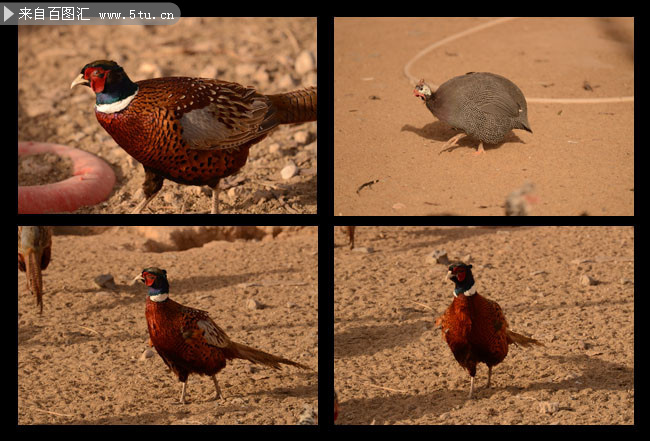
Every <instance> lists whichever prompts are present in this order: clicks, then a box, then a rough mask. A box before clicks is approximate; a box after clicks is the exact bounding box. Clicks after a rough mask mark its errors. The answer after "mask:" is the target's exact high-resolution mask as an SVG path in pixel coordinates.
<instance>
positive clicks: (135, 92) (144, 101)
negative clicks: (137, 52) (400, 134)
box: [70, 60, 317, 213]
mask: <svg viewBox="0 0 650 441" xmlns="http://www.w3.org/2000/svg"><path fill="white" fill-rule="evenodd" d="M80 84H82V85H84V86H88V87H90V88H91V89H92V91H93V92H95V94H96V104H95V115H96V116H97V120H98V121H99V124H101V126H102V127H103V128H104V129H105V130H106V131H107V132H108V133H109V134H110V135H111V136H112V137H113V139H114V140H115V142H116V143H117V144H118V145H119V146H120V147H122V148H123V149H124V150H126V152H127V153H128V154H129V155H131V156H133V157H134V158H135V159H136V160H137V161H138V162H140V163H141V164H142V165H143V166H144V170H145V181H144V184H143V186H142V187H143V190H144V195H145V197H144V199H143V200H142V202H140V203H139V204H138V205H137V206H136V208H135V209H134V210H133V212H134V213H139V212H141V211H142V210H143V209H144V207H145V206H146V205H147V204H148V203H149V201H151V199H153V198H154V197H155V196H156V194H157V193H158V192H159V191H160V189H161V188H162V185H163V181H164V180H165V179H169V180H172V181H174V182H178V183H180V184H187V185H208V186H210V187H211V188H212V190H213V192H212V213H217V212H218V186H219V180H220V179H222V178H225V177H227V176H230V175H232V174H235V173H237V172H238V171H239V169H241V168H242V167H243V166H244V164H245V163H246V160H247V158H248V150H249V148H250V147H251V146H252V145H254V144H257V143H258V142H260V141H261V140H263V139H264V138H265V137H266V136H267V135H268V134H269V132H270V131H271V130H273V129H274V128H275V127H277V126H278V125H279V124H293V123H302V122H307V121H315V120H316V113H317V93H316V88H315V87H311V88H307V89H304V90H296V91H294V92H288V93H281V94H277V95H263V94H261V93H259V92H257V91H256V90H255V89H253V88H252V87H244V86H242V85H240V84H237V83H230V82H227V81H220V80H213V79H206V78H188V77H169V78H154V79H150V80H143V81H138V82H135V83H134V82H133V81H131V80H130V79H129V77H128V76H127V75H126V73H125V72H124V69H122V67H120V66H119V65H118V64H117V63H116V62H114V61H107V60H98V61H93V62H92V63H89V64H86V65H85V66H84V67H83V69H81V74H80V75H79V76H78V77H77V78H76V79H75V80H74V81H73V82H72V85H71V86H70V88H73V87H75V86H78V85H80Z"/></svg>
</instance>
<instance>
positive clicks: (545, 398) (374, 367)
mask: <svg viewBox="0 0 650 441" xmlns="http://www.w3.org/2000/svg"><path fill="white" fill-rule="evenodd" d="M335 233H336V234H335V235H334V239H335V244H336V246H335V249H334V284H335V287H334V357H335V361H334V369H335V371H334V384H335V387H336V389H337V391H338V397H339V401H340V407H341V414H340V416H339V420H337V423H338V424H373V423H374V424H633V423H634V230H633V228H632V227H363V226H361V227H357V230H356V238H355V242H356V243H355V245H356V246H357V247H360V248H361V249H359V250H358V251H351V250H349V249H348V247H347V246H346V245H347V238H346V237H345V236H344V235H343V234H341V233H340V232H335ZM363 247H371V248H373V249H374V251H373V252H370V253H368V252H365V251H367V250H363ZM435 250H445V251H446V252H447V253H448V255H449V258H450V259H454V260H455V259H459V258H462V259H464V260H466V261H469V263H471V264H472V265H473V269H472V272H473V273H474V278H475V279H476V282H477V288H478V293H479V294H481V295H484V296H486V297H488V298H490V299H492V300H495V301H497V302H498V303H499V304H500V305H501V307H502V309H503V311H504V314H505V316H506V318H507V320H508V322H509V324H510V327H511V329H512V330H513V331H517V332H520V333H523V334H527V335H530V336H532V337H533V338H536V339H538V340H540V341H542V342H543V343H544V345H545V347H539V348H538V347H535V348H518V347H513V346H511V347H510V351H509V352H508V355H507V357H506V358H505V360H504V361H503V362H502V363H501V364H499V365H497V366H496V367H495V368H494V369H493V375H492V387H491V388H490V389H487V390H486V389H484V386H485V384H486V382H487V367H486V366H485V364H479V366H478V369H477V374H476V385H477V387H478V389H477V393H476V399H473V400H469V401H468V400H467V395H468V392H469V386H470V377H469V375H468V374H467V372H466V371H465V370H464V369H463V368H461V366H460V365H459V364H458V363H457V362H456V360H455V359H454V357H453V354H452V353H451V351H450V350H449V347H448V346H447V344H446V343H445V342H443V341H442V338H441V335H440V331H439V330H438V329H436V328H435V327H434V321H435V318H436V317H438V316H439V315H442V314H443V313H444V311H445V310H446V308H447V307H448V306H449V305H450V304H451V302H452V299H453V286H454V285H453V283H452V282H451V281H449V280H445V276H446V273H447V266H446V265H442V264H437V263H433V262H432V261H431V260H430V259H429V258H428V256H429V255H430V254H431V253H432V252H433V251H435ZM466 263H467V262H466ZM583 275H588V276H590V277H591V278H593V279H595V280H596V281H597V284H595V285H591V286H585V285H583V284H582V283H581V277H582V276H583Z"/></svg>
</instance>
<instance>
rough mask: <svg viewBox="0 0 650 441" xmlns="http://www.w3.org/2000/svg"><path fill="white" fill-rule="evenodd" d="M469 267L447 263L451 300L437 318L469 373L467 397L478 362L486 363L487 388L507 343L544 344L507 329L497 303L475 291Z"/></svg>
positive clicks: (470, 390) (470, 393)
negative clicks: (452, 286)
mask: <svg viewBox="0 0 650 441" xmlns="http://www.w3.org/2000/svg"><path fill="white" fill-rule="evenodd" d="M471 268H472V265H466V264H464V263H462V262H459V263H453V264H451V265H450V266H449V272H448V273H447V278H448V279H450V280H452V281H453V282H454V283H455V284H456V289H455V290H454V300H453V302H452V303H451V305H450V306H449V308H448V309H447V311H446V312H445V313H444V314H443V315H442V316H441V317H439V318H438V319H436V326H439V327H441V328H442V339H443V340H444V341H446V342H447V344H448V345H449V348H450V349H451V352H452V353H453V354H454V357H455V358H456V361H458V363H459V364H460V365H461V366H462V367H464V368H465V369H467V372H469V375H470V377H471V383H470V389H469V398H472V394H473V393H474V376H475V375H476V365H477V364H478V363H485V364H486V365H487V366H488V381H487V386H486V388H489V387H490V379H491V378H492V366H495V365H497V364H499V363H501V362H502V361H503V359H504V358H506V355H508V345H511V344H513V343H514V344H517V345H521V346H530V345H540V346H544V345H543V344H542V343H540V342H539V341H537V340H535V339H533V338H530V337H526V336H524V335H521V334H517V333H516V332H513V331H511V330H509V329H508V322H507V320H506V318H505V316H504V315H503V311H501V307H500V306H499V304H498V303H497V302H495V301H493V300H489V299H486V298H485V297H483V296H481V295H480V294H478V293H477V292H476V285H475V284H474V277H473V276H472V270H471Z"/></svg>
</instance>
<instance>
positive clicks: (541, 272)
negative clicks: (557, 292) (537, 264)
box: [530, 270, 546, 276]
mask: <svg viewBox="0 0 650 441" xmlns="http://www.w3.org/2000/svg"><path fill="white" fill-rule="evenodd" d="M540 274H546V271H544V270H540V271H533V272H532V273H530V275H531V276H539V275H540Z"/></svg>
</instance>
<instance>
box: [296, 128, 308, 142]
mask: <svg viewBox="0 0 650 441" xmlns="http://www.w3.org/2000/svg"><path fill="white" fill-rule="evenodd" d="M293 139H294V140H295V141H296V142H297V143H298V144H304V143H306V142H307V139H309V133H308V132H307V131H305V130H301V131H299V132H296V133H295V134H294V135H293Z"/></svg>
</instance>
